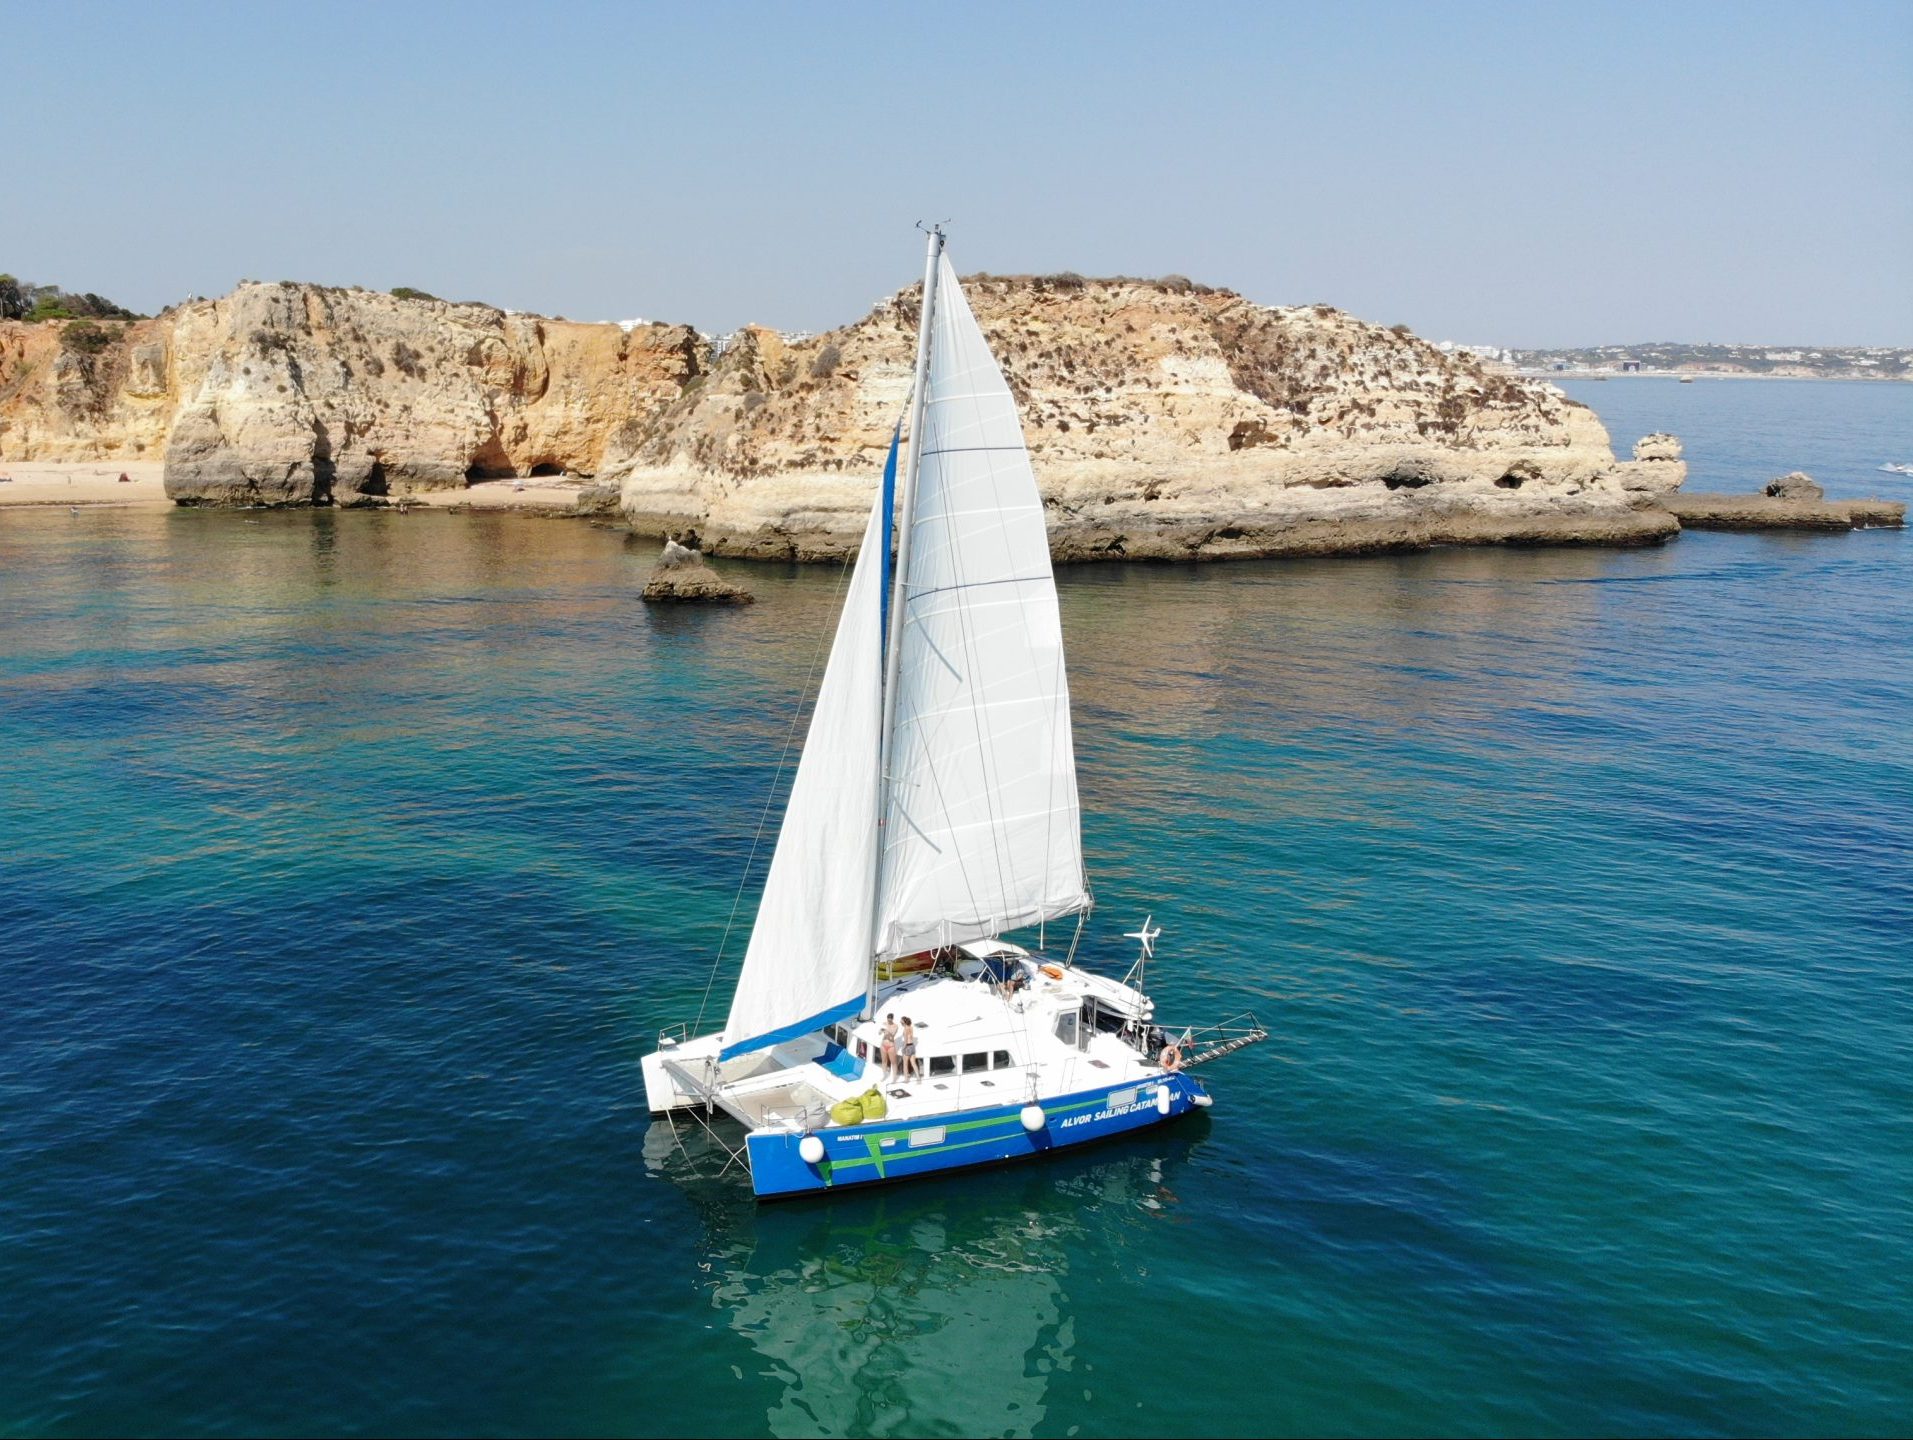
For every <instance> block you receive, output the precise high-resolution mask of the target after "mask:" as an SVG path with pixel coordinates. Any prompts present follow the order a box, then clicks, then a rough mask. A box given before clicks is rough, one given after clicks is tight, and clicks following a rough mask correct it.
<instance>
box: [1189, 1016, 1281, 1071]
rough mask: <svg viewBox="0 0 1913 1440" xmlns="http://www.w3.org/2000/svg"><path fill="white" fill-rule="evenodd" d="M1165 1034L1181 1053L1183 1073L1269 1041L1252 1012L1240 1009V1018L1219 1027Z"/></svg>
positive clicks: (1232, 1017)
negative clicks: (1168, 1035)
mask: <svg viewBox="0 0 1913 1440" xmlns="http://www.w3.org/2000/svg"><path fill="white" fill-rule="evenodd" d="M1168 1033H1169V1034H1170V1037H1171V1039H1173V1040H1174V1042H1175V1044H1176V1046H1177V1047H1178V1048H1179V1049H1180V1050H1181V1051H1182V1068H1183V1069H1184V1070H1189V1069H1193V1068H1194V1067H1195V1066H1197V1065H1201V1064H1204V1063H1206V1062H1207V1061H1210V1060H1216V1059H1220V1058H1221V1057H1222V1056H1224V1055H1231V1054H1234V1053H1235V1052H1236V1051H1237V1050H1242V1049H1246V1048H1247V1047H1248V1046H1250V1045H1254V1044H1258V1043H1259V1042H1261V1041H1263V1040H1266V1039H1268V1038H1269V1032H1268V1030H1267V1028H1266V1027H1264V1025H1263V1024H1262V1022H1261V1021H1260V1020H1258V1019H1256V1017H1255V1012H1254V1011H1252V1010H1244V1011H1243V1012H1242V1013H1241V1014H1240V1015H1235V1016H1231V1017H1230V1018H1229V1019H1227V1020H1224V1021H1222V1022H1220V1023H1219V1024H1215V1025H1204V1026H1201V1027H1199V1028H1194V1029H1187V1030H1180V1031H1170V1032H1168Z"/></svg>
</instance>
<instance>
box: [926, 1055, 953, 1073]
mask: <svg viewBox="0 0 1913 1440" xmlns="http://www.w3.org/2000/svg"><path fill="white" fill-rule="evenodd" d="M930 1073H931V1074H932V1075H954V1074H955V1073H956V1056H954V1055H932V1056H931V1057H930Z"/></svg>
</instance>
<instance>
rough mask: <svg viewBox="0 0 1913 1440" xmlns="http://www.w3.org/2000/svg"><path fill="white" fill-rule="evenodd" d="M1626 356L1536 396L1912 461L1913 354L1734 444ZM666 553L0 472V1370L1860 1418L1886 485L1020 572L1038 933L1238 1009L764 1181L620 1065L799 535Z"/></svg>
mask: <svg viewBox="0 0 1913 1440" xmlns="http://www.w3.org/2000/svg"><path fill="white" fill-rule="evenodd" d="M1651 385H1652V382H1611V383H1608V384H1606V385H1591V386H1587V387H1585V389H1586V391H1588V392H1598V393H1592V394H1589V395H1588V396H1587V398H1589V399H1591V400H1592V401H1593V402H1594V403H1596V404H1597V405H1599V406H1601V407H1602V408H1603V409H1604V410H1606V411H1607V413H1608V416H1609V419H1610V421H1611V423H1612V426H1613V428H1614V430H1615V432H1616V438H1617V439H1618V440H1620V441H1621V442H1622V444H1623V445H1625V444H1627V443H1631V441H1632V439H1633V438H1634V435H1635V434H1638V433H1641V432H1643V431H1645V430H1648V429H1654V428H1659V427H1660V426H1661V425H1662V424H1671V423H1672V422H1671V421H1666V420H1663V419H1661V418H1658V414H1659V413H1660V412H1657V411H1656V410H1655V407H1656V406H1660V407H1662V408H1663V410H1664V409H1665V407H1668V406H1671V405H1680V406H1685V407H1687V409H1686V410H1685V411H1683V412H1682V422H1681V423H1680V424H1679V425H1678V426H1677V427H1676V428H1679V429H1681V430H1682V432H1683V434H1684V435H1685V436H1686V438H1687V440H1688V450H1689V455H1690V457H1691V458H1693V459H1694V461H1695V466H1696V470H1697V472H1699V471H1702V470H1703V467H1715V468H1718V469H1721V470H1732V469H1736V468H1737V469H1738V470H1745V471H1750V472H1759V475H1758V476H1757V478H1764V475H1765V474H1766V473H1778V471H1780V470H1783V469H1790V468H1794V467H1795V466H1800V467H1801V468H1806V469H1808V470H1810V471H1813V472H1814V473H1816V474H1821V473H1822V472H1823V471H1825V472H1828V474H1827V476H1826V478H1832V473H1833V472H1836V471H1841V470H1842V469H1843V467H1844V468H1845V469H1849V470H1853V471H1854V473H1855V474H1857V473H1858V468H1857V467H1859V466H1861V465H1862V463H1863V460H1864V463H1865V464H1868V465H1872V464H1878V463H1879V461H1880V460H1881V459H1887V458H1913V456H1906V455H1905V454H1904V453H1903V452H1905V451H1906V450H1907V449H1908V448H1909V447H1908V441H1909V438H1913V387H1901V388H1900V389H1899V390H1898V391H1888V390H1886V389H1885V388H1884V387H1870V386H1838V385H1822V386H1813V387H1807V388H1806V390H1805V392H1804V394H1803V395H1802V396H1800V397H1798V403H1800V404H1802V405H1806V406H1809V407H1810V408H1811V407H1819V409H1820V411H1823V412H1825V413H1821V414H1819V415H1818V418H1817V419H1816V420H1815V421H1814V424H1815V425H1816V426H1817V427H1819V428H1818V430H1817V431H1816V433H1823V435H1824V437H1825V438H1824V439H1823V440H1821V441H1817V442H1816V444H1818V445H1819V446H1820V447H1821V448H1820V449H1819V450H1818V451H1817V452H1816V453H1815V454H1812V455H1805V456H1801V457H1795V456H1791V455H1790V456H1788V457H1786V458H1784V459H1781V460H1779V461H1778V462H1777V463H1774V464H1769V463H1767V460H1766V457H1765V456H1764V455H1763V454H1761V453H1759V452H1758V451H1755V450H1752V449H1750V448H1749V445H1750V442H1749V441H1748V439H1747V437H1748V435H1749V434H1750V433H1754V432H1755V431H1757V429H1758V426H1759V424H1760V423H1762V421H1761V416H1762V415H1763V414H1765V413H1767V412H1766V411H1763V410H1761V409H1759V408H1758V407H1763V406H1771V405H1772V404H1774V403H1775V402H1774V400H1773V398H1772V397H1773V396H1774V395H1775V394H1777V393H1780V392H1781V387H1779V386H1777V385H1745V386H1728V385H1716V386H1712V387H1709V386H1705V385H1694V386H1686V387H1679V388H1678V389H1676V388H1675V387H1673V386H1672V385H1671V384H1669V385H1666V386H1665V389H1666V390H1667V391H1668V392H1670V394H1668V395H1666V396H1658V395H1657V394H1656V393H1655V392H1654V391H1653V389H1652V388H1651ZM1636 387H1638V388H1636ZM1623 395H1628V396H1631V398H1629V399H1626V400H1623V399H1622V396H1623ZM1883 396H1884V397H1885V398H1884V402H1883V400H1882V398H1881V397H1883ZM1610 397H1612V398H1610ZM1815 397H1818V398H1815ZM1790 403H1791V402H1790ZM1630 406H1631V407H1633V408H1631V409H1630V408H1628V407H1630ZM1610 407H1611V408H1610ZM1623 411H1625V414H1622V413H1621V412H1623ZM1630 427H1632V429H1631V430H1630ZM1865 457H1875V458H1871V459H1866V458H1865ZM1890 478H1891V477H1882V479H1889V480H1890ZM1696 483H1701V480H1700V477H1699V475H1698V474H1697V478H1696ZM1887 488H1888V487H1887V486H1884V485H1877V486H1872V487H1871V489H1872V490H1873V491H1874V492H1875V493H1879V492H1882V491H1885V490H1887ZM649 558H650V547H649V546H648V545H646V546H631V547H627V545H626V544H625V543H624V542H623V541H622V540H621V539H620V537H618V536H617V535H615V534H613V533H611V532H607V531H602V530H595V529H591V528H587V527H584V526H579V525H575V524H569V523H554V522H539V521H530V520H513V519H504V518H498V519H485V518H478V517H441V516H417V515H414V516H407V517H399V516H395V515H361V514H344V515H335V514H330V513H298V514H283V515H260V516H239V515H219V514H195V513H176V514H175V513H169V514H144V513H141V514H135V513H127V512H107V511H96V512H88V513H84V514H82V515H79V516H71V515H68V514H67V513H66V512H65V511H64V510H56V511H52V512H41V513H30V514H29V513H21V512H11V513H0V617H4V618H3V619H0V755H4V756H5V762H4V766H0V839H3V840H4V844H3V845H0V983H3V984H4V995H5V997H6V1015H5V1021H4V1024H3V1025H0V1175H4V1176H5V1183H4V1185H0V1315H4V1317H5V1322H6V1324H5V1334H6V1337H7V1339H6V1343H5V1344H4V1345H0V1431H5V1432H8V1433H56V1434H75V1435H77V1434H87V1433H98V1432H132V1431H140V1432H154V1431H190V1432H195V1433H215V1434H240V1433H250V1432H267V1433H282V1434H294V1433H307V1432H311V1431H324V1432H340V1433H375V1434H376V1433H446V1432H466V1431H469V1432H476V1433H496V1434H528V1433H552V1432H556V1433H567V1434H570V1433H580V1434H582V1433H612V1432H637V1433H660V1434H767V1433H768V1434H778V1435H796V1434H817V1433H823V1434H856V1433H877V1434H960V1433H1009V1434H1037V1435H1065V1434H1071V1433H1082V1434H1138V1435H1141V1434H1156V1433H1162V1432H1163V1431H1170V1432H1178V1433H1180V1432H1189V1433H1205V1434H1206V1433H1240V1432H1328V1433H1377V1432H1402V1431H1409V1432H1427V1431H1437V1432H1453V1433H1484V1432H1502V1433H1505V1432H1512V1431H1538V1432H1544V1433H1575V1432H1584V1431H1589V1430H1597V1431H1616V1432H1627V1433H1664V1432H1676V1433H1719V1432H1772V1431H1801V1432H1812V1433H1823V1434H1836V1433H1845V1432H1854V1431H1858V1432H1868V1433H1886V1432H1891V1431H1898V1430H1904V1428H1905V1425H1906V1423H1907V1417H1908V1415H1909V1414H1910V1413H1913V1299H1910V1298H1909V1295H1910V1293H1913V1292H1910V1288H1909V1285H1908V1282H1907V1279H1906V1277H1907V1275H1908V1274H1909V1273H1913V1202H1910V1201H1909V1199H1908V1196H1909V1194H1913V975H1909V962H1910V961H1913V943H1910V942H1909V935H1913V718H1909V717H1913V664H1910V661H1909V638H1910V637H1913V598H1910V597H1913V589H1910V588H1909V581H1910V580H1913V547H1910V546H1909V542H1908V539H1907V537H1906V536H1905V535H1903V534H1899V533H1886V532H1867V533H1859V534H1854V535H1850V536H1839V537H1819V536H1815V537H1782V536H1756V535H1704V534H1703V535H1691V536H1687V537H1684V538H1683V539H1681V540H1680V541H1679V542H1678V543H1677V544H1675V545H1673V546H1670V547H1667V548H1664V549H1656V550H1647V551H1572V550H1556V551H1486V550H1482V551H1450V552H1442V553H1436V554H1429V555H1420V556H1408V557H1389V558H1377V559H1369V560H1360V561H1324V562H1305V563H1288V564H1274V563H1271V564H1242V565H1217V566H1211V567H1205V568H1144V567H1125V568H1093V569H1080V570H1073V571H1070V572H1068V573H1067V574H1066V575H1065V577H1064V582H1063V585H1062V593H1063V611H1064V624H1065V628H1066V632H1067V636H1068V640H1069V644H1070V655H1071V662H1072V674H1073V680H1074V691H1075V702H1076V714H1077V722H1078V735H1079V742H1080V749H1081V763H1082V772H1083V795H1084V800H1085V804H1086V807H1087V810H1088V818H1087V846H1088V850H1089V854H1090V859H1091V866H1092V873H1093V878H1094V880H1095V882H1096V887H1097V894H1098V897H1099V901H1100V908H1099V911H1098V914H1097V916H1096V920H1095V922H1094V924H1093V926H1092V929H1091V933H1090V937H1089V939H1088V941H1087V942H1086V949H1087V951H1088V953H1089V954H1090V955H1091V956H1092V957H1093V958H1095V959H1096V960H1097V961H1098V962H1099V963H1104V964H1108V965H1110V966H1116V965H1120V964H1122V963H1123V962H1124V961H1125V960H1126V958H1127V948H1126V942H1124V941H1123V940H1122V939H1121V938H1120V932H1122V931H1124V930H1130V929H1133V928H1135V923H1136V922H1137V921H1138V920H1140V919H1141V918H1142V916H1143V914H1144V913H1145V912H1150V911H1153V913H1154V914H1155V915H1156V917H1157V920H1158V922H1159V923H1160V924H1162V925H1163V927H1164V930H1165V935H1164V939H1163V943H1162V953H1163V959H1162V961H1161V963H1160V964H1159V966H1158V968H1157V970H1156V972H1155V974H1154V976H1153V988H1154V990H1155V991H1156V994H1157V997H1158V1000H1159V1002H1160V1003H1161V1005H1162V1008H1163V1009H1164V1011H1165V1012H1166V1013H1168V1014H1169V1015H1171V1016H1173V1017H1177V1018H1181V1017H1183V1016H1187V1017H1189V1018H1191V1019H1196V1020H1201V1019H1205V1018H1222V1017H1224V1016H1226V1015H1228V1014H1230V1013H1232V1012H1233V1011H1235V1010H1236V1009H1238V1008H1242V1007H1245V1006H1246V1007H1249V1008H1253V1009H1254V1010H1256V1011H1257V1013H1258V1014H1259V1015H1261V1016H1262V1018H1263V1019H1264V1020H1265V1022H1267V1023H1268V1024H1269V1026H1270V1028H1271V1029H1272V1031H1273V1032H1274V1038H1273V1039H1272V1040H1271V1042H1270V1043H1268V1044H1266V1045H1262V1046H1259V1047H1256V1048H1253V1049H1251V1050H1248V1051H1245V1052H1243V1053H1241V1054H1240V1055H1237V1056H1233V1057H1230V1058H1229V1059H1227V1060H1225V1061H1222V1062H1218V1064H1217V1065H1216V1066H1215V1068H1214V1070H1213V1072H1212V1074H1211V1075H1210V1077H1209V1078H1210V1080H1211V1083H1212V1085H1213V1087H1214V1088H1215V1089H1216V1091H1217V1092H1218V1095H1219V1101H1218V1104H1217V1106H1216V1108H1215V1110H1214V1111H1213V1112H1212V1113H1211V1114H1210V1115H1208V1116H1205V1117H1198V1118H1196V1119H1194V1120H1192V1121H1191V1122H1189V1123H1186V1124H1179V1125H1177V1126H1175V1127H1172V1128H1168V1129H1165V1130H1164V1131H1161V1132H1157V1133H1155V1134H1152V1135H1149V1136H1146V1137H1144V1138H1141V1139H1139V1140H1136V1141H1134V1142H1121V1143H1118V1144H1115V1145H1112V1146H1109V1147H1105V1148H1102V1149H1100V1150H1096V1151H1092V1152H1090V1153H1087V1154H1082V1155H1077V1156H1068V1157H1065V1158H1063V1159H1060V1160H1058V1161H1056V1162H1053V1163H1044V1164H1035V1165H1029V1166H1022V1167H1012V1168H1008V1169H1004V1170H1000V1171H995V1172H990V1173H984V1174H978V1175H973V1176H967V1177H960V1178H957V1179H953V1180H950V1181H947V1182H941V1181H933V1182H924V1183H921V1184H918V1185H914V1186H908V1187H900V1188H897V1189H894V1190H890V1191H881V1192H875V1193H866V1194H861V1195H849V1196H844V1197H837V1198H833V1199H831V1200H829V1201H826V1202H821V1203H800V1204H794V1205H785V1206H772V1207H762V1208H759V1207H756V1206H753V1205H752V1204H751V1203H750V1202H749V1201H748V1200H747V1199H746V1198H744V1196H743V1195H742V1193H741V1192H740V1189H739V1187H738V1185H737V1183H736V1177H735V1176H734V1175H733V1176H732V1177H730V1178H728V1179H718V1178H716V1177H715V1175H714V1173H713V1172H714V1170H715V1166H714V1165H712V1164H711V1163H710V1157H709V1156H708V1154H703V1153H697V1154H694V1155H693V1156H691V1157H688V1158H689V1159H694V1160H696V1161H697V1163H696V1164H689V1163H686V1161H687V1157H686V1156H683V1155H680V1154H678V1153H677V1152H676V1150H675V1149H674V1147H673V1144H672V1141H671V1132H670V1131H669V1130H668V1128H666V1127H662V1126H656V1125H652V1124H651V1122H650V1121H649V1118H648V1116H647V1115H646V1113H645V1108H644V1103H643V1096H642V1091H641V1087H640V1082H639V1077H638V1072H637V1061H638V1057H639V1056H640V1055H641V1054H642V1053H644V1052H645V1051H646V1050H647V1049H648V1048H649V1047H650V1045H651V1044H652V1042H653V1038H654V1036H655V1034H656V1032H657V1030H658V1029H659V1027H661V1026H662V1025H665V1024H667V1023H670V1022H672V1021H676V1020H679V1019H685V1018H689V1017H690V1016H692V1015H694V1014H695V1013H696V1012H697V1010H698V1006H699V1002H700V997H701V995H702V994H703V992H704V989H705V986H706V983H707V981H708V979H709V977H710V974H711V968H710V967H711V956H712V954H713V952H714V951H715V950H716V948H717V946H718V944H719V942H720V939H721V938H722V937H723V935H724V932H725V926H726V919H727V916H728V914H729V911H730V908H731V905H732V902H733V897H734V895H735V893H736V887H737V883H738V878H739V875H740V873H742V871H743V869H744V866H745V861H746V858H747V856H748V854H749V851H750V845H751V838H752V835H753V832H754V830H755V828H756V824H757V820H758V816H759V814H760V811H761V809H762V806H763V804H764V799H765V795H766V792H767V788H768V786H769V784H770V782H771V779H772V776H773V774H774V771H775V766H776V761H777V757H778V754H779V751H780V749H781V747H782V745H783V742H784V739H785V736H786V735H787V733H788V730H789V725H790V721H791V718H792V714H793V705H794V703H795V700H796V697H797V695H798V693H799V692H800V691H801V689H802V686H803V684H804V680H805V677H806V674H807V673H808V671H809V667H810V665H811V663H812V660H813V658H814V655H815V641H816V639H817V637H818V636H819V635H821V634H822V633H824V631H825V629H826V627H827V626H828V624H829V623H830V621H831V617H832V613H833V606H834V601H835V593H836V591H835V587H836V584H837V579H836V577H835V576H834V575H832V574H829V573H825V572H822V571H802V572H799V571H792V570H786V569H781V568H775V567H755V568H753V569H751V570H750V571H749V579H750V583H751V584H752V585H753V586H754V587H755V588H756V590H757V592H758V594H759V596H760V603H759V604H758V605H757V606H755V607H753V608H751V609H749V610H746V611H742V612H724V613H717V612H708V613H677V614H655V613H649V612H647V611H645V610H644V608H643V607H642V606H640V605H639V604H638V602H637V600H636V598H635V597H636V592H637V587H638V582H639V580H640V578H641V576H642V575H643V573H644V571H645V570H646V568H647V567H648V564H649ZM760 861H761V856H760ZM746 915H748V902H747V905H746ZM729 943H730V946H731V948H732V952H733V954H735V953H736V952H737V951H738V949H739V947H740V945H741V936H740V935H739V934H737V933H733V935H732V936H731V939H730V942H729ZM728 984H729V974H728V973H727V974H725V975H724V976H722V977H721V978H720V979H719V981H718V984H717V991H716V994H715V995H714V996H713V998H712V1000H711V1002H710V1003H711V1006H712V1013H713V1014H714V1015H715V1014H721V1011H722V1008H723V1006H724V1004H725V1002H726V1001H727V1000H728ZM685 1143H686V1145H687V1147H689V1148H690V1149H691V1150H692V1151H694V1152H698V1151H699V1150H700V1147H698V1146H697V1145H696V1144H695V1142H694V1141H693V1140H691V1138H690V1137H688V1136H687V1137H686V1140H685Z"/></svg>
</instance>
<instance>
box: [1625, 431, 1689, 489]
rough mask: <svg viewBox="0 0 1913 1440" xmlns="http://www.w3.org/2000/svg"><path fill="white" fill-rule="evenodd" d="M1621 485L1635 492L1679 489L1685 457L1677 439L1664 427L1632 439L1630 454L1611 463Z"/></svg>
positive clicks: (1685, 471) (1685, 473)
mask: <svg viewBox="0 0 1913 1440" xmlns="http://www.w3.org/2000/svg"><path fill="white" fill-rule="evenodd" d="M1614 473H1615V476H1616V478H1618V479H1619V480H1620V482H1621V486H1622V488H1623V489H1625V490H1628V491H1630V492H1632V493H1634V494H1636V495H1642V496H1650V497H1651V496H1659V495H1666V494H1669V493H1671V492H1672V491H1675V490H1678V489H1680V487H1681V485H1682V483H1683V482H1685V481H1686V479H1687V461H1686V460H1684V459H1683V458H1682V457H1681V442H1680V440H1679V439H1678V438H1676V437H1675V436H1673V435H1669V434H1667V433H1666V432H1665V431H1657V432H1655V433H1654V434H1652V435H1643V436H1642V437H1641V438H1640V439H1639V440H1636V441H1635V442H1634V458H1633V460H1632V461H1623V462H1621V463H1620V464H1617V465H1616V466H1615V467H1614Z"/></svg>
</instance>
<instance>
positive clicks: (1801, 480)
mask: <svg viewBox="0 0 1913 1440" xmlns="http://www.w3.org/2000/svg"><path fill="white" fill-rule="evenodd" d="M1766 493H1767V494H1769V495H1772V496H1774V497H1776V498H1777V499H1781V500H1824V499H1826V496H1827V492H1826V491H1825V490H1823V489H1821V488H1820V483H1819V482H1818V481H1817V480H1815V479H1814V478H1813V476H1811V475H1809V474H1807V473H1806V472H1805V471H1804V470H1794V471H1791V472H1789V473H1788V474H1785V475H1782V476H1781V477H1780V478H1779V479H1778V480H1769V481H1768V482H1767V489H1766Z"/></svg>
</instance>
